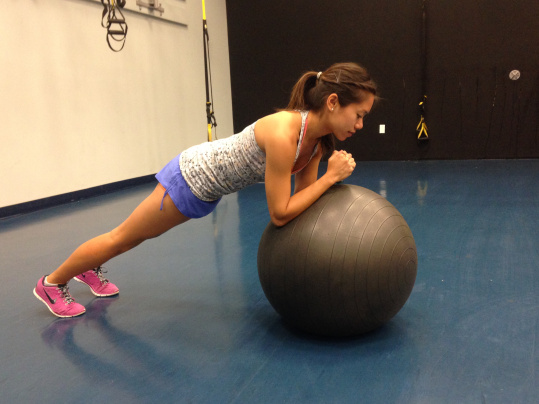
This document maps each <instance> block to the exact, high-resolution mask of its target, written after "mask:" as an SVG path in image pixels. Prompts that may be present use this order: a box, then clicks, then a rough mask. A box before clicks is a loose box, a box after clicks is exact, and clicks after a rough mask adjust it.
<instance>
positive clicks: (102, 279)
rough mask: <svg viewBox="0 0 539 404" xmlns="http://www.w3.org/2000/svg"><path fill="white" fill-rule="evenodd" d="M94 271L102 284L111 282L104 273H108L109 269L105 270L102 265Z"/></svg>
mask: <svg viewBox="0 0 539 404" xmlns="http://www.w3.org/2000/svg"><path fill="white" fill-rule="evenodd" d="M94 272H95V274H96V275H97V277H98V278H99V281H100V282H101V284H102V285H106V284H107V283H109V280H108V279H107V278H105V277H104V276H103V273H107V271H103V268H101V267H97V268H94Z"/></svg>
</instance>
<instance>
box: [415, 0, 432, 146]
mask: <svg viewBox="0 0 539 404" xmlns="http://www.w3.org/2000/svg"><path fill="white" fill-rule="evenodd" d="M427 58H428V54H427V0H422V2H421V92H422V93H423V94H424V95H423V101H421V102H420V103H419V112H420V114H421V119H420V121H419V124H418V125H417V128H416V131H417V132H419V134H418V135H417V140H418V142H424V141H428V140H429V135H428V133H427V123H426V122H425V104H426V102H427V95H426V94H427Z"/></svg>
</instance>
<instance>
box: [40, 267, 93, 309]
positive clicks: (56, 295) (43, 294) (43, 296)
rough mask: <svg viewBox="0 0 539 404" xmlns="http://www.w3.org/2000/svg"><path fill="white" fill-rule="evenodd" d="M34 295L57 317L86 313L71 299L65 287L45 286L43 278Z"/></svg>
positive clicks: (82, 307) (81, 306)
mask: <svg viewBox="0 0 539 404" xmlns="http://www.w3.org/2000/svg"><path fill="white" fill-rule="evenodd" d="M34 295H35V296H36V297H37V298H38V299H39V300H41V301H42V302H43V303H45V305H46V306H47V307H48V308H49V310H50V311H51V313H52V314H54V315H55V316H58V317H76V316H80V315H81V314H83V313H84V312H85V311H86V309H85V308H84V306H83V305H81V304H78V303H77V302H75V300H74V299H73V298H72V297H71V295H70V294H69V289H68V287H67V285H57V286H45V276H44V277H42V278H41V279H40V280H39V281H38V282H37V286H36V287H35V288H34Z"/></svg>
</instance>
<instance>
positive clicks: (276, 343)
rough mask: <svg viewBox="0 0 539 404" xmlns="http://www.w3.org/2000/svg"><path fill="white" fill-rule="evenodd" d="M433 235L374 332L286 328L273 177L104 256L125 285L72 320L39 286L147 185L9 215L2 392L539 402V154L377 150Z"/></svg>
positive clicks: (70, 397)
mask: <svg viewBox="0 0 539 404" xmlns="http://www.w3.org/2000/svg"><path fill="white" fill-rule="evenodd" d="M346 182H347V183H353V184H357V185H361V186H364V187H367V188H369V189H372V190H374V191H376V192H379V193H381V194H382V195H384V196H386V197H387V199H388V200H389V201H390V202H392V203H393V204H394V205H395V206H396V207H397V209H399V210H400V212H401V213H402V214H403V216H404V217H405V219H406V220H407V221H408V224H409V225H410V228H411V229H412V232H413V234H414V237H415V240H416V244H417V247H418V256H419V265H418V276H417V280H416V284H415V288H414V290H413V292H412V294H411V296H410V299H409V300H408V302H407V303H406V305H405V306H404V308H403V309H402V310H401V311H400V312H399V314H397V316H396V317H395V318H394V319H393V320H392V321H390V322H389V323H388V324H387V325H386V326H384V327H383V328H381V329H379V330H378V331H376V332H373V333H371V334H368V335H366V336H363V337H359V338H352V339H344V340H343V339H323V338H316V337H312V336H309V335H304V334H300V333H297V332H295V331H293V330H291V329H289V328H287V327H286V326H285V325H283V323H282V321H281V320H280V318H279V316H278V315H277V314H276V313H275V311H274V310H273V309H272V307H271V306H270V305H269V303H268V301H267V300H266V298H265V296H264V294H263V292H262V289H261V287H260V284H259V280H258V274H257V268H256V255H257V248H258V241H259V239H260V236H261V234H262V232H263V230H264V228H265V226H266V224H267V222H268V220H269V216H268V213H267V208H266V202H265V196H264V187H263V185H262V184H259V185H255V186H253V187H251V188H248V189H246V190H244V191H242V192H240V193H238V194H237V195H232V196H229V197H225V198H224V199H223V201H222V203H221V204H220V205H219V207H218V208H217V210H216V211H215V212H214V214H212V215H210V216H208V217H206V218H204V219H201V220H196V221H191V222H188V223H186V224H185V225H182V226H180V227H178V228H176V229H173V230H171V231H170V232H168V233H167V234H165V235H163V236H161V237H160V238H158V239H155V240H150V241H147V242H146V243H144V244H142V245H141V246H139V247H138V248H136V249H135V250H133V251H131V252H129V253H127V254H125V255H123V256H121V257H118V258H116V259H114V260H112V261H111V262H109V263H108V265H106V267H107V269H108V271H109V272H108V274H107V276H108V277H109V278H110V279H111V280H112V281H113V282H114V283H116V284H117V285H118V286H119V288H120V295H119V297H117V298H110V299H96V298H94V297H93V295H92V294H91V293H90V291H89V290H88V289H87V288H86V287H85V286H84V285H81V284H79V283H76V282H72V283H71V284H70V286H71V292H72V294H73V295H74V297H75V298H76V299H77V301H78V302H79V303H82V304H84V305H85V306H86V307H87V313H86V314H85V315H83V316H82V317H80V318H75V319H57V318H55V317H53V316H52V315H51V314H50V313H49V311H48V310H47V308H46V307H45V306H44V305H43V304H42V303H41V302H39V301H38V300H37V299H36V298H35V297H34V295H33V294H32V289H33V287H34V285H35V282H36V281H37V279H38V278H39V277H40V276H42V275H43V274H45V273H48V272H50V271H51V270H52V269H54V268H55V267H56V266H57V265H59V264H60V263H61V262H62V261H63V259H64V258H65V257H66V256H67V255H68V254H70V253H71V252H72V250H73V249H74V248H75V247H77V246H78V245H79V244H80V243H82V242H84V241H86V239H88V238H90V237H93V236H95V235H97V234H99V233H102V232H105V231H108V230H110V229H111V228H112V227H114V226H116V225H117V224H118V223H120V222H121V221H122V220H123V219H124V218H125V217H127V215H128V214H129V213H130V212H131V211H132V209H133V208H134V207H135V206H136V205H137V204H138V203H139V202H140V201H141V200H142V199H143V198H144V197H145V196H146V195H147V194H148V193H149V192H150V191H151V189H152V188H153V186H154V184H147V185H143V186H139V187H136V188H132V189H129V190H124V191H121V192H117V193H114V194H110V195H106V196H101V197H96V198H93V199H89V200H86V201H83V202H79V203H72V204H68V205H64V206H59V207H56V208H51V209H47V210H44V211H40V212H36V213H32V214H27V215H22V216H18V217H12V218H8V219H4V220H1V221H0V257H1V271H2V272H1V273H2V282H1V293H0V307H1V311H0V324H1V327H0V344H1V354H0V391H1V396H0V402H3V403H34V402H42V403H53V402H54V403H57V402H73V403H75V402H76V403H86V402H88V403H90V402H92V403H99V402H117V403H157V402H159V403H309V404H311V403H384V404H387V403H414V404H415V403H427V404H431V403H433V404H438V403H451V404H453V403H458V404H462V403H503V404H506V403H512V404H515V403H537V402H538V400H539V347H538V345H539V341H538V335H539V323H538V320H539V264H538V263H539V252H538V250H539V243H538V242H539V160H524V161H515V160H511V161H501V160H500V161H424V162H361V163H359V164H358V166H357V169H356V171H355V173H354V175H353V177H351V178H349V179H348V180H347V181H346Z"/></svg>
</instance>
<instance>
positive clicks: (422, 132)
mask: <svg viewBox="0 0 539 404" xmlns="http://www.w3.org/2000/svg"><path fill="white" fill-rule="evenodd" d="M426 102H427V96H426V95H424V96H423V101H421V102H420V103H419V110H420V112H421V120H420V121H419V124H418V125H417V128H416V131H418V132H419V134H418V135H417V140H429V134H428V133H427V123H426V122H425V103H426Z"/></svg>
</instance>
